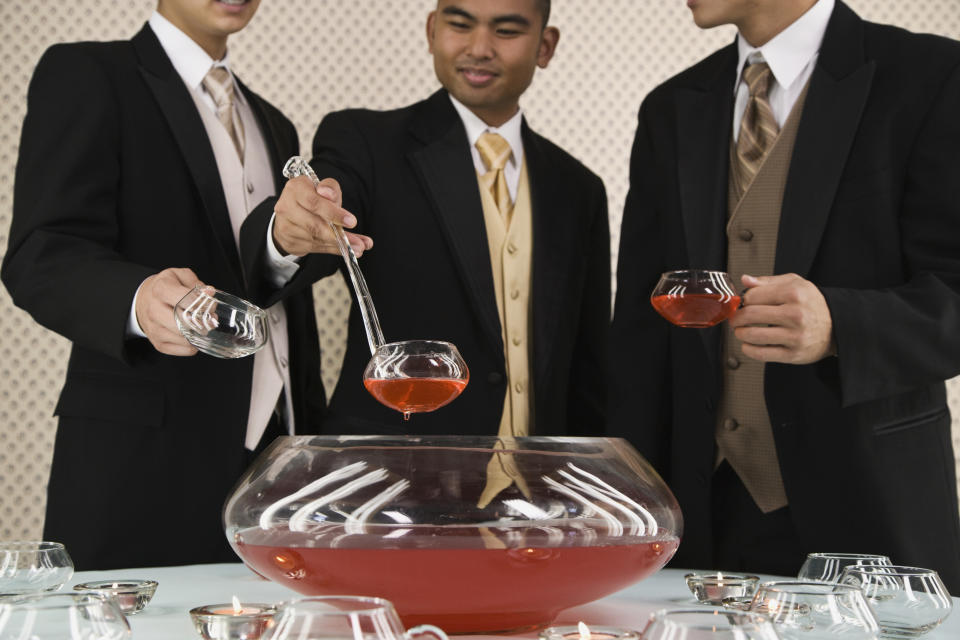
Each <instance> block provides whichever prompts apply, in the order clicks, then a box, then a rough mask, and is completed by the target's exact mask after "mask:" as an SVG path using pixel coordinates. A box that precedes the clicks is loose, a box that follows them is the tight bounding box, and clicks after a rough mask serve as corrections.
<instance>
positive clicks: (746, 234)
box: [740, 229, 753, 242]
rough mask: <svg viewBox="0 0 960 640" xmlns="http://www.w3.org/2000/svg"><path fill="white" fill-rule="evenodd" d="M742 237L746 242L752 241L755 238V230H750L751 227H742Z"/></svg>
mask: <svg viewBox="0 0 960 640" xmlns="http://www.w3.org/2000/svg"><path fill="white" fill-rule="evenodd" d="M740 239H741V240H743V241H744V242H750V241H751V240H753V231H750V229H741V230H740Z"/></svg>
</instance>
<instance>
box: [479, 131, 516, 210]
mask: <svg viewBox="0 0 960 640" xmlns="http://www.w3.org/2000/svg"><path fill="white" fill-rule="evenodd" d="M477 151H479V152H480V158H481V159H482V160H483V164H485V165H486V167H487V172H486V173H485V174H483V175H482V176H480V181H481V184H483V186H484V187H486V188H487V189H489V190H490V193H491V195H492V196H493V201H494V202H496V203H497V209H499V211H500V216H501V217H502V218H503V219H504V221H507V220H508V219H509V216H510V213H511V212H512V211H513V201H512V200H511V199H510V189H509V188H508V187H507V177H506V176H505V175H504V173H503V168H504V167H505V166H507V160H509V159H510V154H511V153H512V151H511V150H510V143H509V142H507V141H506V139H504V137H503V136H501V135H500V134H498V133H490V132H489V131H488V132H486V133H484V134H483V135H481V136H480V139H479V140H477Z"/></svg>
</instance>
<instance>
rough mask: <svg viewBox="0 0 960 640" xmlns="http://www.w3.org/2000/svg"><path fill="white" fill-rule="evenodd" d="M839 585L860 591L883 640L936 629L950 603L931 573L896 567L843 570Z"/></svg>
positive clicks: (944, 590)
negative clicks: (872, 614) (872, 613)
mask: <svg viewBox="0 0 960 640" xmlns="http://www.w3.org/2000/svg"><path fill="white" fill-rule="evenodd" d="M840 584H846V585H853V586H855V587H858V588H859V589H860V590H861V591H863V595H864V596H866V598H867V602H869V603H870V605H871V606H872V607H873V610H874V612H875V613H876V614H877V622H879V624H880V636H881V637H883V638H916V637H917V636H920V635H922V634H924V633H927V632H928V631H932V630H933V629H936V628H937V627H939V626H940V623H942V622H943V621H944V619H945V618H946V617H947V616H949V615H950V611H951V610H952V609H953V600H952V599H951V597H950V594H949V593H948V592H947V589H946V587H944V585H943V582H942V581H941V580H940V576H939V575H938V574H937V572H936V571H934V570H932V569H922V568H919V567H904V566H900V565H889V566H874V567H863V566H860V567H847V568H846V569H844V570H843V573H842V574H841V575H840Z"/></svg>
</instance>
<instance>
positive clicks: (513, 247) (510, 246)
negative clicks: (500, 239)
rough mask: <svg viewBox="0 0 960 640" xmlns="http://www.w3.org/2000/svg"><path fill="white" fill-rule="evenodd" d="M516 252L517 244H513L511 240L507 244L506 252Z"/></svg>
mask: <svg viewBox="0 0 960 640" xmlns="http://www.w3.org/2000/svg"><path fill="white" fill-rule="evenodd" d="M516 252H517V245H515V244H513V243H512V242H511V243H510V244H508V245H507V253H510V254H513V253H516Z"/></svg>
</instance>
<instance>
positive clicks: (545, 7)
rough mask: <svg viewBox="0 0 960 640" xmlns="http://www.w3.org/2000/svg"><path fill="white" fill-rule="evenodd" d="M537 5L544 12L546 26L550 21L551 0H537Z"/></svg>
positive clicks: (544, 24)
mask: <svg viewBox="0 0 960 640" xmlns="http://www.w3.org/2000/svg"><path fill="white" fill-rule="evenodd" d="M537 5H538V6H539V8H540V13H542V14H543V26H544V27H546V26H547V23H548V22H550V0H537Z"/></svg>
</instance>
